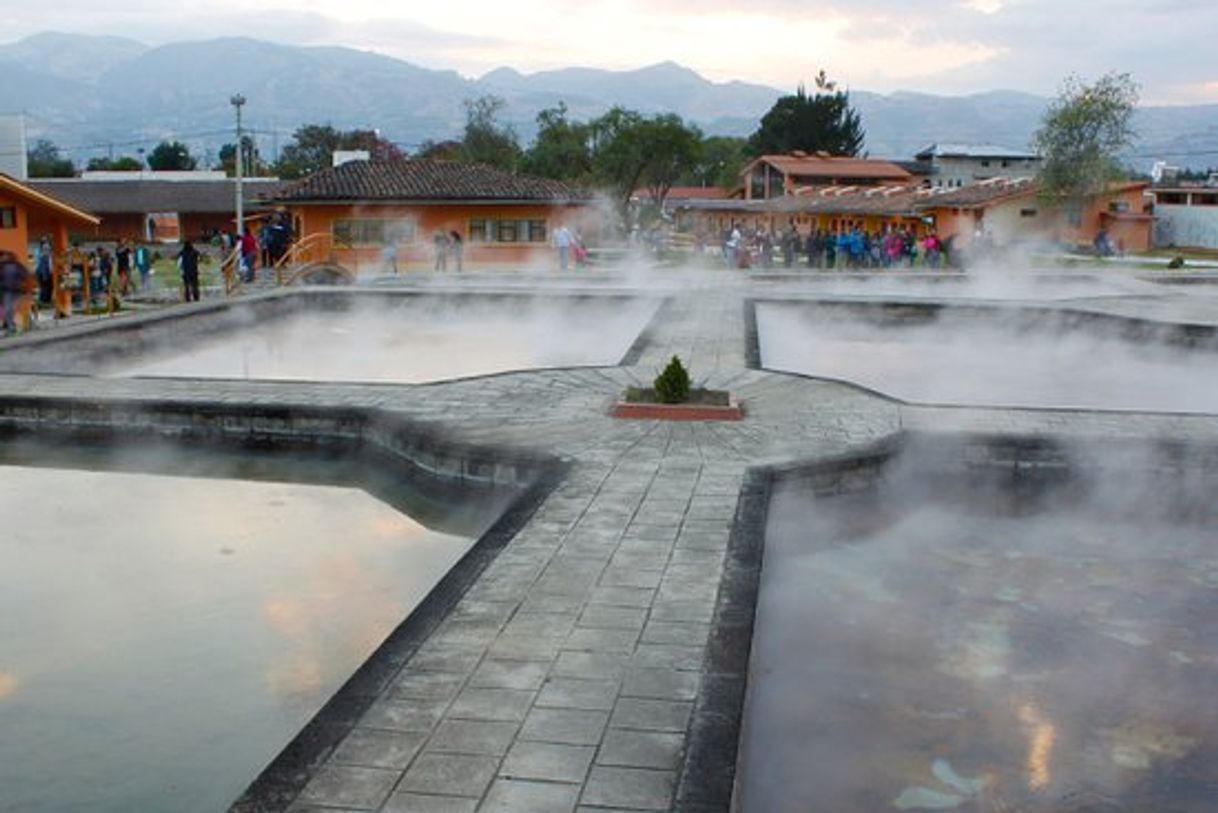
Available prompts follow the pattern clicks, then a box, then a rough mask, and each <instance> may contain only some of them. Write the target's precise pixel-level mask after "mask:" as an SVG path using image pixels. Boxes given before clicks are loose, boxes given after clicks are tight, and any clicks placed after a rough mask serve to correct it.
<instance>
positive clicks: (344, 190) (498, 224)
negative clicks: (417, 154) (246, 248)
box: [273, 159, 599, 272]
mask: <svg viewBox="0 0 1218 813" xmlns="http://www.w3.org/2000/svg"><path fill="white" fill-rule="evenodd" d="M273 203H274V204H275V205H277V206H280V207H283V208H284V209H286V210H287V212H288V213H289V214H290V216H291V218H292V222H293V224H294V230H295V234H296V237H297V239H298V242H299V244H300V245H301V246H302V247H303V246H304V245H305V244H306V243H316V244H319V245H322V246H324V247H325V253H326V255H327V259H328V260H329V261H331V262H334V263H336V264H339V265H341V266H343V267H345V268H347V269H348V270H350V271H352V272H358V271H359V270H360V269H363V268H368V269H373V268H381V267H383V266H384V265H385V264H386V262H387V260H386V257H387V255H388V256H392V257H393V260H394V261H395V262H396V265H397V267H398V268H399V269H405V268H410V267H416V268H418V267H430V266H432V265H433V264H434V263H435V260H436V255H437V252H438V251H440V250H441V247H442V246H443V245H444V241H445V240H447V239H449V238H450V237H451V235H452V234H453V233H456V234H457V235H459V236H460V239H461V253H462V260H463V262H464V263H466V264H470V265H495V266H526V265H531V264H536V263H543V262H547V261H548V260H549V255H550V246H551V244H552V242H553V240H554V236H555V232H556V231H557V229H558V228H559V227H560V226H565V227H567V229H568V230H569V231H570V232H571V233H572V234H573V235H575V234H579V235H582V236H583V237H584V238H585V239H590V238H591V237H592V236H594V235H595V233H596V231H597V229H598V227H599V217H598V214H597V212H596V211H595V209H594V208H593V207H592V206H591V203H592V199H591V196H590V195H588V194H587V193H585V192H582V191H580V190H576V189H574V188H572V187H570V186H568V185H567V184H564V183H561V182H558V181H553V180H549V179H545V178H530V177H525V176H520V175H515V174H512V173H509V172H505V171H502V170H498V169H494V168H492V167H486V166H480V165H476V164H461V163H456V162H451V161H435V160H422V159H400V160H396V161H385V162H369V161H349V162H346V163H344V164H341V165H340V166H336V167H330V168H328V169H324V170H321V171H320V172H317V173H315V174H313V175H310V176H309V177H308V178H305V179H303V180H302V181H299V182H297V183H295V184H292V185H289V186H288V187H286V188H285V189H284V190H283V191H282V192H280V193H279V194H277V195H276V196H275V197H274V198H273ZM450 249H451V247H450Z"/></svg>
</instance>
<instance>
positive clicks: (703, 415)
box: [609, 399, 744, 421]
mask: <svg viewBox="0 0 1218 813" xmlns="http://www.w3.org/2000/svg"><path fill="white" fill-rule="evenodd" d="M609 415H610V416H611V417H614V418H626V419H628V420H641V421H739V420H741V419H743V418H744V410H743V409H741V407H740V404H739V403H738V402H737V401H736V400H735V399H732V400H731V401H730V402H729V403H728V404H727V406H710V405H706V404H646V403H635V402H629V401H617V402H615V403H614V404H613V406H612V407H610V408H609Z"/></svg>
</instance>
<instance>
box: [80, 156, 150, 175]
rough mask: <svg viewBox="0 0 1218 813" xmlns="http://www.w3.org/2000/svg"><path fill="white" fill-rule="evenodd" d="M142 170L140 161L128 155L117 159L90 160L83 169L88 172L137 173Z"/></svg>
mask: <svg viewBox="0 0 1218 813" xmlns="http://www.w3.org/2000/svg"><path fill="white" fill-rule="evenodd" d="M143 168H144V165H143V164H142V163H140V159H138V158H132V157H131V156H130V155H120V156H119V157H118V158H90V159H89V164H88V165H87V166H86V167H85V169H86V170H88V171H89V172H138V171H139V170H141V169H143Z"/></svg>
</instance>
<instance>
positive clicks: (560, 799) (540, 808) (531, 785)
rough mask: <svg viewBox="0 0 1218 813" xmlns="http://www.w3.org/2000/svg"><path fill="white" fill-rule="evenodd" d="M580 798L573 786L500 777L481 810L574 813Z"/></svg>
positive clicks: (481, 811) (503, 812)
mask: <svg viewBox="0 0 1218 813" xmlns="http://www.w3.org/2000/svg"><path fill="white" fill-rule="evenodd" d="M578 798H579V788H578V787H576V786H573V785H555V784H551V783H548V782H526V781H518V780H513V779H496V780H495V784H494V785H492V786H491V791H490V793H488V794H487V795H486V799H485V800H484V801H483V802H482V806H481V807H479V808H478V813H572V811H574V810H575V802H576V800H577V799H578Z"/></svg>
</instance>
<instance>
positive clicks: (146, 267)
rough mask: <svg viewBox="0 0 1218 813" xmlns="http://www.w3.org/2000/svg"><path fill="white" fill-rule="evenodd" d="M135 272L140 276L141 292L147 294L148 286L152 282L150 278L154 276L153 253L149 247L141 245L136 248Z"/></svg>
mask: <svg viewBox="0 0 1218 813" xmlns="http://www.w3.org/2000/svg"><path fill="white" fill-rule="evenodd" d="M134 260H135V270H136V271H138V272H139V274H140V292H141V293H147V291H148V286H149V285H150V284H151V282H152V280H151V279H149V277H150V276H151V275H152V252H150V251H149V250H148V246H146V245H143V244H140V245H138V246H136V247H135V256H134Z"/></svg>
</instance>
